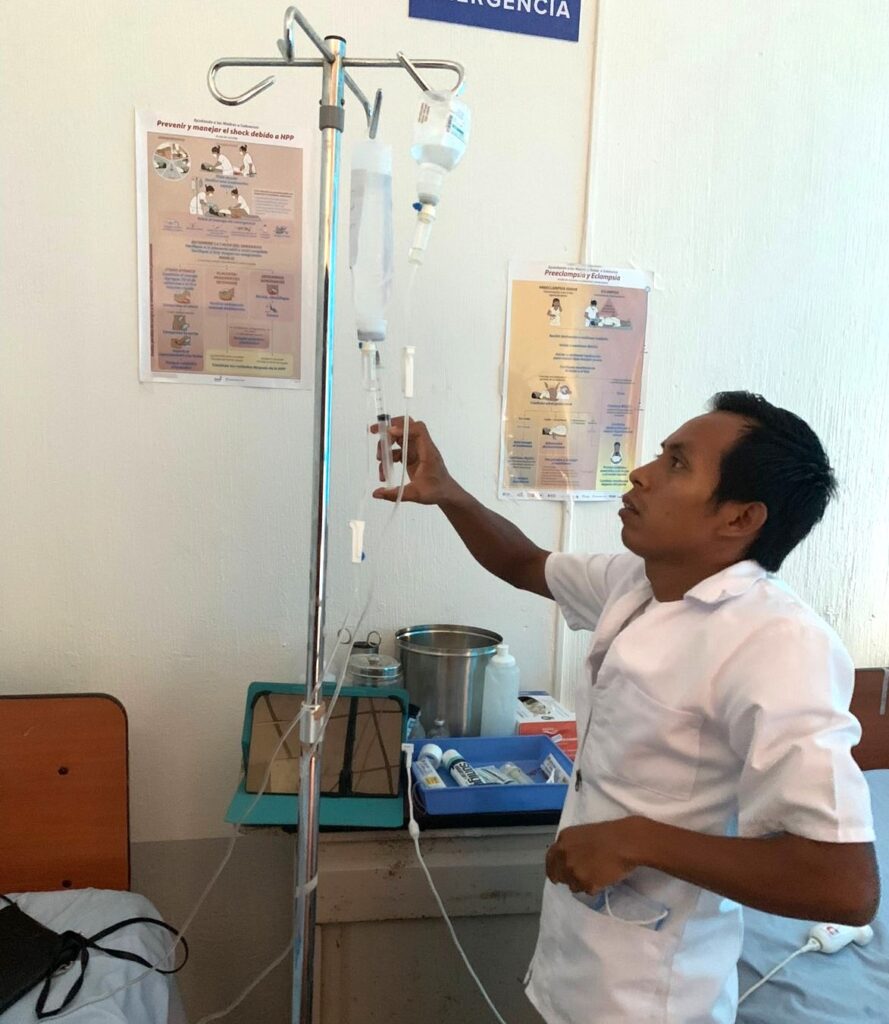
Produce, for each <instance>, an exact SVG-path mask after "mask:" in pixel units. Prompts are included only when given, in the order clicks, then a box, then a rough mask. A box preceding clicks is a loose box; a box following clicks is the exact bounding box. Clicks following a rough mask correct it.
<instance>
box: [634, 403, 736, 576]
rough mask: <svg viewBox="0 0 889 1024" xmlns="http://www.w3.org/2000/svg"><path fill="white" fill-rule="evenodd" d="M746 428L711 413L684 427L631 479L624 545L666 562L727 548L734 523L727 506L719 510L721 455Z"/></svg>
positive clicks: (727, 415)
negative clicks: (728, 527) (727, 532)
mask: <svg viewBox="0 0 889 1024" xmlns="http://www.w3.org/2000/svg"><path fill="white" fill-rule="evenodd" d="M744 428H745V420H744V419H743V418H742V417H740V416H737V415H735V414H734V413H727V412H711V413H707V414H706V415H705V416H698V417H696V418H695V419H693V420H689V421H688V423H685V424H683V425H682V426H681V427H680V428H679V429H678V430H677V431H675V432H674V433H672V434H671V435H670V436H669V437H668V438H667V439H666V440H665V441H664V443H663V445H662V446H661V447H662V451H661V453H660V455H658V456H657V457H656V458H655V459H654V460H653V461H652V462H649V463H647V464H646V465H644V466H640V467H639V468H638V469H635V470H633V472H632V473H630V483H631V484H632V485H633V486H632V488H631V489H630V490H629V491H628V492H627V493H626V494H625V495H624V498H623V501H624V507H623V508H622V509H621V510H620V512H619V515H620V518H621V521H622V522H623V530H622V531H621V539H622V540H623V542H624V544H625V545H626V547H628V548H629V549H630V551H633V552H634V553H635V554H637V555H640V556H641V557H642V558H658V559H666V560H675V559H687V558H689V557H692V558H693V557H695V556H700V555H704V556H707V555H711V554H713V553H714V550H715V549H717V548H723V547H724V546H725V543H726V540H725V535H724V533H723V532H722V530H723V528H724V526H725V524H726V523H727V522H728V521H729V520H730V519H731V518H732V516H733V510H732V507H731V506H730V505H729V504H726V505H723V506H721V507H719V508H717V507H716V506H715V505H714V504H713V502H712V500H711V499H712V497H713V493H714V491H715V490H716V487H717V485H718V484H719V475H720V464H721V460H722V456H723V454H724V453H725V452H726V451H728V450H729V449H730V448H732V447H733V446H734V444H735V442H736V441H737V440H738V438H739V437H740V435H741V434H742V433H743V431H744Z"/></svg>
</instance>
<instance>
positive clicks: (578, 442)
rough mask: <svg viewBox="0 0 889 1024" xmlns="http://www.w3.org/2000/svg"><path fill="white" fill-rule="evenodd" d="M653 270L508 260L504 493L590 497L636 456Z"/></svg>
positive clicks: (609, 490)
mask: <svg viewBox="0 0 889 1024" xmlns="http://www.w3.org/2000/svg"><path fill="white" fill-rule="evenodd" d="M651 284H652V276H651V275H650V274H648V273H646V272H645V271H641V270H617V269H610V268H607V267H596V266H580V265H576V264H555V263H549V264H548V263H511V264H510V268H509V297H508V309H507V322H506V353H505V357H504V360H503V434H502V441H501V449H500V453H501V454H500V497H501V498H543V499H550V500H565V499H567V498H573V499H576V500H578V501H595V500H600V499H607V498H614V497H617V496H618V495H620V494H622V493H623V492H624V491H625V490H627V488H628V486H629V480H628V478H629V475H630V473H631V472H632V470H633V468H634V466H635V465H636V459H637V458H638V453H637V442H638V440H639V420H640V412H641V396H642V361H643V355H644V351H645V324H646V318H647V315H648V296H649V293H650V291H651Z"/></svg>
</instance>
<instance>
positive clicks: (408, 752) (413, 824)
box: [403, 743, 506, 1024]
mask: <svg viewBox="0 0 889 1024" xmlns="http://www.w3.org/2000/svg"><path fill="white" fill-rule="evenodd" d="M403 749H404V753H405V767H406V770H407V782H406V785H407V804H408V814H409V818H410V820H409V822H408V834H409V835H410V837H411V839H413V841H414V849H415V850H416V852H417V860H418V861H419V862H420V867H421V868H422V869H423V874H424V875H425V876H426V881H427V882H428V883H429V888H430V889H431V890H432V895H433V896H434V897H435V902H436V903H437V904H438V909H439V911H440V913H441V916H442V917H443V918H444V923H445V924H446V925H447V927H448V931H449V932H450V935H451V939H452V940H453V943H454V945H455V946H456V948H457V952H458V953H459V954H460V956H461V958H462V960H463V963H464V964H465V966H466V970H467V971H469V974H470V977H471V978H472V980H473V981H474V982H475V984H476V987H477V988H478V990H479V992H481V994H482V998H483V999H484V1000H485V1002H486V1003H487V1004H488V1007H489V1009H490V1010H491V1013H493V1014H494V1016H495V1017H496V1019H497V1020H498V1021H499V1024H506V1021H505V1020H504V1019H503V1017H502V1016H501V1015H500V1012H499V1011H498V1009H497V1007H496V1006H495V1005H494V1003H493V1001H492V999H491V997H490V996H489V995H488V993H487V990H486V989H485V986H484V985H483V984H482V982H481V979H480V978H479V976H478V975H477V974H476V973H475V970H474V969H473V966H472V964H471V963H470V961H469V957H468V956H467V955H466V951H465V950H464V949H463V946H462V945H461V943H460V940H459V939H458V938H457V933H456V931H454V926H453V924H452V923H451V919H450V917H448V912H447V910H445V905H444V903H443V902H442V898H441V896H440V895H439V894H438V889H436V887H435V882H434V881H433V880H432V875H431V873H430V871H429V868H428V867H427V866H426V861H425V860H424V859H423V853H422V851H421V850H420V826H419V825H418V824H417V819H416V818H415V817H414V795H413V794H414V787H413V783H412V781H411V779H412V777H411V765H412V763H413V746H412V744H410V743H405V745H404V748H403Z"/></svg>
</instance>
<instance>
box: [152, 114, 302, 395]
mask: <svg viewBox="0 0 889 1024" xmlns="http://www.w3.org/2000/svg"><path fill="white" fill-rule="evenodd" d="M305 159H306V149H305V147H304V146H303V145H302V144H301V143H300V142H299V141H298V140H297V138H295V136H294V134H293V133H292V132H285V131H279V130H270V129H268V128H261V127H259V126H257V125H249V124H234V123H231V122H228V121H212V120H207V119H202V118H176V117H168V116H160V115H157V114H154V113H148V112H140V113H138V114H137V115H136V169H137V170H136V173H137V201H138V227H139V306H140V316H139V347H140V359H139V370H140V379H141V380H143V381H147V380H163V381H174V382H180V383H181V382H186V383H195V384H240V385H247V386H260V387H285V388H298V387H308V386H309V382H310V380H311V367H309V366H307V365H306V362H307V361H306V359H305V354H306V353H307V351H308V350H309V348H310V346H307V345H306V338H307V337H310V336H311V316H312V308H313V303H312V301H311V295H310V288H311V282H310V281H309V278H310V277H311V274H310V271H309V268H310V266H311V259H310V255H311V254H310V252H309V251H308V250H307V248H306V246H307V244H308V242H307V237H306V230H305V205H306V204H305V200H306V188H305V182H306V180H307V169H306V166H305Z"/></svg>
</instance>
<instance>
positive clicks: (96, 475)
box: [0, 0, 594, 840]
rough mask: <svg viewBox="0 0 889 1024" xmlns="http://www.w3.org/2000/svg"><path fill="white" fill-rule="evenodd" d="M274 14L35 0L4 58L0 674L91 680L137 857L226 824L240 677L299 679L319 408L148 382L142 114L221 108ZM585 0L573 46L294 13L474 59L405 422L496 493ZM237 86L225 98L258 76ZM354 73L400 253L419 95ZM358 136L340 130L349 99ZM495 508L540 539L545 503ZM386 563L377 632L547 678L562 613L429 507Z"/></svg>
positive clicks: (346, 501) (347, 454) (572, 182)
mask: <svg viewBox="0 0 889 1024" xmlns="http://www.w3.org/2000/svg"><path fill="white" fill-rule="evenodd" d="M285 6H286V5H285V4H284V3H283V2H282V3H281V5H280V7H279V6H278V5H276V4H253V5H250V7H249V8H245V6H244V4H243V3H235V2H233V0H218V2H214V3H212V4H209V3H198V2H195V0H176V2H172V0H151V2H150V3H139V2H135V0H95V2H93V3H91V4H88V5H86V4H81V5H78V8H77V12H76V13H75V14H71V13H70V12H68V13H67V14H66V16H65V17H64V18H62V17H59V18H55V17H49V16H48V15H47V11H46V7H45V5H39V4H37V3H35V2H25V3H22V4H19V5H18V6H17V8H16V14H17V16H16V18H15V19H14V21H13V20H12V19H7V20H9V21H10V24H8V25H7V26H6V27H5V30H4V38H3V41H2V44H0V45H2V48H3V52H2V60H0V76H2V82H0V86H2V87H0V97H2V103H3V108H2V125H0V127H2V133H0V134H2V138H3V140H4V143H3V144H4V176H3V177H4V187H3V189H2V190H0V203H2V210H0V215H2V246H3V251H2V267H3V274H2V288H3V292H2V301H0V309H2V316H0V332H2V349H0V360H2V362H0V446H2V449H0V474H2V475H0V519H2V522H3V525H4V532H5V543H4V545H3V547H2V554H0V680H2V688H3V691H4V692H10V693H25V692H41V691H82V690H99V691H108V692H111V693H114V694H115V695H117V696H118V697H119V698H120V699H121V700H122V701H123V702H124V704H125V705H126V707H127V709H128V712H129V717H130V729H131V797H132V832H133V838H134V839H136V840H163V839H174V838H178V839H182V838H199V837H204V836H211V835H218V834H222V833H223V832H225V831H226V829H225V826H223V825H222V817H223V814H224V810H225V807H226V805H227V802H228V799H229V797H230V795H231V791H232V789H233V787H234V785H235V782H236V778H237V774H238V756H239V738H240V727H241V718H242V706H243V698H244V693H245V690H246V686H247V684H248V683H249V682H250V681H252V680H255V679H264V680H288V679H296V678H301V677H302V675H303V669H304V642H305V634H306V607H307V606H306V586H307V583H306V580H307V571H308V536H309V528H308V512H309V493H308V492H309V490H310V486H311V446H310V444H309V443H308V441H307V438H308V435H309V432H310V430H311V412H312V396H311V393H309V392H301V393H293V392H289V393H285V392H280V391H260V390H255V389H249V390H248V389H236V388H220V389H213V388H206V387H190V386H186V385H182V386H173V385H164V384H150V385H148V384H139V383H138V381H137V342H136V330H137V309H136V287H137V277H136V248H135V194H134V157H133V110H134V109H135V108H140V107H147V108H152V109H155V110H157V111H158V112H169V113H170V114H172V115H176V114H177V113H180V112H181V113H183V114H188V113H191V112H194V113H199V112H203V115H204V116H207V117H214V116H219V115H220V113H222V109H223V108H221V107H219V106H218V105H217V104H216V103H215V102H214V101H213V100H212V99H211V98H210V96H209V94H208V92H207V90H206V86H205V83H204V78H205V74H206V69H207V67H208V65H209V64H210V62H211V61H212V60H213V59H215V58H217V57H220V56H227V55H232V54H244V55H264V54H267V55H269V56H272V55H274V54H275V53H276V50H275V40H276V38H277V35H278V34H279V33H280V27H281V18H282V15H283V11H284V7H285ZM586 7H587V8H588V9H587V10H586V11H585V12H584V25H583V29H582V38H583V41H582V42H581V43H579V44H577V45H574V44H568V43H561V42H556V41H545V40H537V39H529V38H524V37H520V36H514V35H507V34H504V33H494V32H484V31H479V30H474V29H469V28H463V27H450V26H446V25H442V24H436V23H432V22H423V21H416V20H409V19H408V18H407V2H406V0H401V2H400V3H398V4H386V5H378V4H373V5H371V4H358V3H354V2H347V0H336V2H327V3H322V2H321V0H307V2H306V3H305V4H304V5H303V8H304V10H305V12H306V13H307V15H308V16H309V17H310V19H311V20H312V21H313V22H314V23H315V24H316V26H317V27H318V28H319V29H320V30H322V31H326V32H337V33H340V34H342V35H344V36H345V37H346V38H347V40H348V41H349V44H350V49H351V52H352V53H353V54H355V55H364V56H376V55H383V56H387V55H388V56H394V53H395V51H396V50H397V49H404V50H405V51H406V52H407V53H408V54H409V55H410V54H412V55H417V56H445V57H452V58H454V59H457V60H461V61H462V62H463V63H464V64H465V65H466V67H467V69H468V74H469V80H468V81H469V91H468V94H467V98H468V99H469V101H470V102H471V103H472V105H473V108H474V118H475V125H474V139H473V142H472V145H471V149H470V151H469V154H468V155H467V157H466V160H465V163H464V164H463V165H462V166H461V167H460V168H459V169H458V171H457V172H456V173H455V174H454V176H453V179H452V180H451V181H450V182H448V186H447V194H446V197H445V200H444V203H443V207H442V211H441V217H440V221H439V223H438V225H437V226H436V228H435V234H434V236H433V240H432V243H431V246H430V253H429V257H428V261H427V265H426V267H425V269H424V272H423V275H422V278H421V280H420V283H419V285H418V289H417V296H416V304H415V305H416V308H417V310H418V313H417V319H416V337H415V339H413V340H415V342H416V344H417V347H418V352H419V354H420V355H419V364H418V369H417V373H418V397H417V400H416V410H417V412H418V414H420V415H422V416H423V417H424V418H425V419H426V420H427V421H428V422H429V423H430V425H431V427H432V428H433V429H434V431H435V432H436V434H437V435H438V437H439V439H440V441H441V445H442V448H443V449H444V451H445V453H446V455H447V456H448V458H449V459H450V461H451V463H452V465H453V468H454V470H455V472H456V473H457V474H458V475H459V476H460V477H461V478H462V480H463V481H464V482H465V483H466V485H467V486H468V487H470V488H471V489H472V490H473V491H475V492H476V493H477V494H478V495H479V497H480V498H481V499H482V500H484V501H487V502H488V503H493V502H494V501H495V500H496V499H495V494H496V490H495V479H496V468H497V457H498V429H499V393H498V389H499V363H500V358H501V347H502V337H503V322H504V313H505V294H506V289H505V282H506V264H507V261H508V259H509V258H511V257H519V258H520V257H531V258H541V259H550V260H572V259H576V258H577V257H578V255H579V247H580V241H581V235H582V227H583V209H584V198H585V197H584V193H585V165H586V157H587V151H588V138H587V126H588V110H589V97H590V90H591V79H592V56H593V45H592V27H593V20H594V19H593V15H594V9H593V5H592V3H588V4H587V5H586ZM306 47H308V44H306ZM303 52H310V51H308V49H304V50H303ZM230 74H231V77H230V78H228V79H224V80H223V81H224V82H225V83H226V87H227V88H230V89H231V90H232V91H234V90H235V88H236V87H237V83H238V82H244V83H245V85H246V84H247V83H249V82H251V81H252V76H251V75H250V74H249V73H247V72H245V73H243V75H242V76H241V77H240V78H239V77H238V75H237V73H230ZM356 78H358V79H359V80H360V81H361V82H362V83H363V84H365V86H366V88H367V89H368V91H370V90H372V89H373V88H374V87H375V86H376V85H377V84H380V85H382V86H383V87H384V91H385V93H386V99H385V104H384V113H383V122H382V123H383V132H384V134H385V135H386V136H387V137H388V138H389V139H390V140H391V141H392V142H393V144H394V145H395V146H396V148H397V149H398V150H399V152H401V154H402V156H401V158H400V160H399V162H398V164H397V166H396V174H398V175H399V178H398V180H399V181H400V198H401V200H402V201H403V205H402V209H401V211H400V221H399V224H400V227H399V231H400V236H399V249H398V251H400V252H405V251H406V245H407V236H406V232H407V222H408V218H409V216H410V211H409V209H408V205H409V203H410V201H411V199H412V197H411V196H410V195H409V192H408V188H409V183H411V182H412V179H413V172H412V167H411V165H410V160H409V158H408V157H407V155H406V150H407V147H408V145H409V139H410V129H411V124H412V121H413V118H414V117H415V114H416V107H417V102H418V98H419V93H418V92H417V90H416V88H415V87H414V85H413V84H412V83H411V82H410V80H409V79H408V78H407V76H406V75H401V74H400V73H397V72H379V73H374V72H365V73H363V74H358V73H356ZM319 94H320V75H319V76H317V77H316V74H315V73H313V72H290V73H287V74H283V75H281V76H280V78H279V83H278V85H277V86H276V87H275V88H274V89H272V90H271V91H269V92H268V93H266V94H265V95H264V96H262V97H261V98H260V99H258V100H257V101H255V102H254V103H253V104H251V105H250V107H249V112H248V113H247V114H245V119H249V120H251V121H268V122H275V123H287V122H292V123H294V124H298V125H304V126H306V130H307V132H308V134H309V135H310V136H311V137H312V139H313V142H315V143H316V137H317V132H316V125H317V101H318V96H319ZM225 116H230V115H228V114H226V115H225ZM347 127H348V132H347V135H348V138H349V140H350V141H351V140H353V139H355V138H357V137H358V133H359V132H360V129H361V117H360V114H359V108H358V107H357V106H356V105H355V104H350V108H349V112H348V115H347ZM554 138H557V140H558V141H557V144H555V143H554ZM316 144H317V143H316ZM345 157H346V160H347V159H348V152H346V154H345ZM345 166H347V164H345ZM312 230H313V231H314V230H315V229H314V227H313V229H312ZM348 283H349V282H348V277H347V275H345V274H343V275H341V279H340V284H341V295H342V298H343V302H342V306H341V310H340V321H339V325H340V329H339V354H338V362H337V392H336V395H337V398H336V446H337V447H336V456H335V462H334V485H333V493H332V538H333V551H332V556H331V576H330V587H331V611H330V617H331V620H332V621H335V620H336V619H337V618H338V616H339V615H341V614H342V612H343V610H344V608H345V607H346V604H347V602H348V598H349V592H350V589H351V586H352V577H351V572H352V570H351V567H350V565H349V564H348V561H347V548H348V532H347V528H346V522H347V520H348V519H350V518H352V517H353V516H354V514H355V509H356V506H357V503H358V501H359V498H360V495H361V493H362V491H363V489H364V485H363V473H364V465H365V458H364V454H363V447H362V441H361V431H362V429H363V423H364V418H363V416H362V415H361V407H362V402H363V398H362V396H360V394H359V385H358V379H357V376H356V374H357V370H358V367H357V365H356V359H355V354H354V342H353V335H352V330H351V327H350V323H349V317H350V312H349V296H348ZM381 511H382V510H380V509H378V510H376V512H374V513H372V515H373V523H374V526H372V527H371V529H377V532H379V531H378V527H379V523H380V520H381V515H380V513H381ZM509 511H510V513H511V514H512V515H514V516H515V518H516V519H517V521H518V522H519V523H520V524H521V525H522V526H523V528H525V529H526V530H528V531H529V532H530V533H531V534H532V535H533V536H534V537H535V539H536V540H538V542H540V543H541V544H545V545H554V544H555V543H556V538H557V522H558V520H557V514H558V510H557V509H556V507H554V506H551V505H546V506H535V505H522V506H519V507H516V508H513V509H510V510H509ZM369 544H370V539H369ZM388 548H389V550H388V551H387V552H386V553H385V557H384V558H383V559H381V575H380V582H379V586H378V590H377V599H376V602H375V610H374V611H373V613H372V616H371V619H370V621H369V622H368V625H369V626H373V627H377V628H379V629H381V630H383V631H384V632H385V633H391V631H393V630H394V629H396V628H398V627H400V626H404V625H409V624H413V623H417V622H435V621H462V622H467V623H472V624H476V625H483V626H489V627H492V628H494V629H497V630H499V631H501V632H502V633H504V634H505V635H507V636H508V637H509V639H510V641H512V643H513V644H514V646H515V648H516V651H517V654H518V656H519V658H520V661H521V664H522V666H523V669H524V672H525V678H526V679H527V680H528V681H529V682H533V683H539V684H543V685H547V684H548V683H549V680H550V674H549V670H550V663H551V643H552V625H553V615H552V612H551V610H550V609H549V608H548V607H547V605H546V604H545V603H544V602H542V601H541V600H540V599H539V598H532V597H529V596H526V595H521V594H518V593H513V592H511V591H509V590H508V588H504V587H503V586H498V585H496V584H495V583H494V582H493V581H490V580H488V579H486V578H485V576H484V574H483V573H482V571H481V570H480V569H478V568H476V567H475V565H474V564H473V563H472V562H471V560H470V559H469V558H468V557H467V556H466V555H464V553H463V552H462V550H461V546H460V544H459V542H458V541H457V540H456V539H455V538H454V537H452V536H451V534H450V532H449V529H448V527H447V524H446V523H445V521H444V518H443V517H442V516H441V515H440V513H438V512H437V511H434V510H428V509H416V508H411V509H406V510H405V512H404V516H403V521H402V522H401V523H399V524H396V527H395V529H394V531H393V533H392V534H391V536H390V540H389V544H388Z"/></svg>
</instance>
